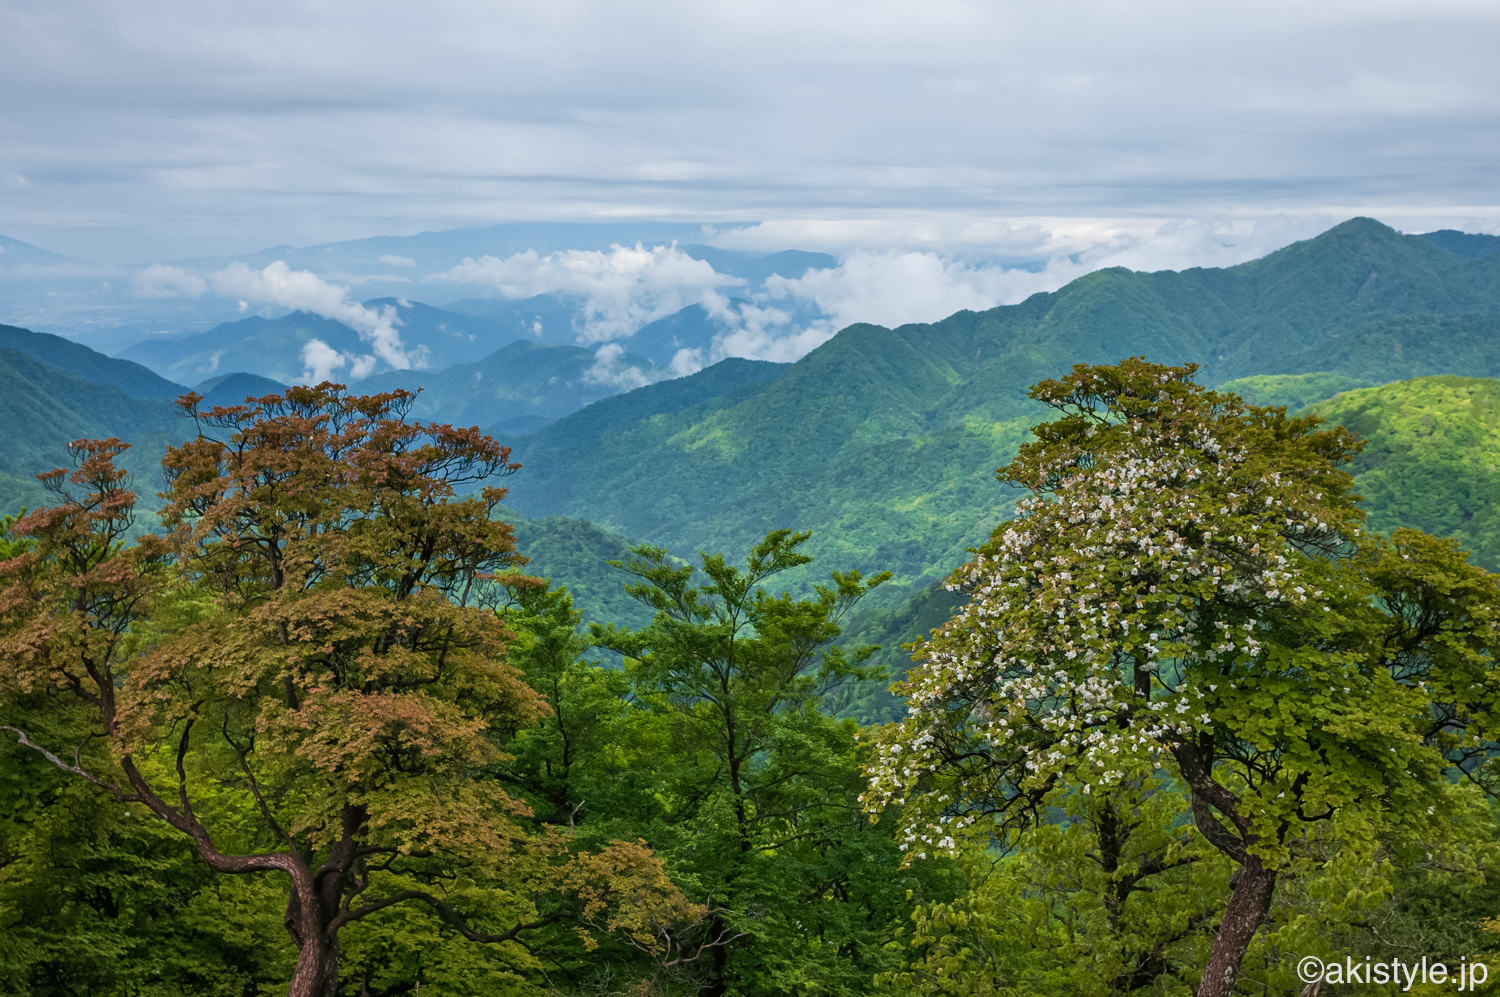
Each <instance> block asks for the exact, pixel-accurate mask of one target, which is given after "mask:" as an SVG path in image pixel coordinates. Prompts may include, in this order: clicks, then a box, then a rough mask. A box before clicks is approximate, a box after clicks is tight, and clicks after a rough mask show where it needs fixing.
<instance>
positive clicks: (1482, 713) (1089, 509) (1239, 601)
mask: <svg viewBox="0 0 1500 997" xmlns="http://www.w3.org/2000/svg"><path fill="white" fill-rule="evenodd" d="M1194 370H1195V368H1194V367H1193V366H1192V365H1188V366H1186V367H1164V366H1160V365H1156V364H1152V363H1149V362H1147V361H1145V360H1143V359H1139V358H1136V359H1131V360H1127V361H1125V362H1123V363H1121V364H1119V365H1117V366H1111V367H1086V366H1079V367H1075V368H1074V370H1073V372H1072V373H1071V374H1069V375H1068V376H1066V377H1063V378H1060V379H1057V380H1052V381H1044V382H1042V383H1040V384H1038V385H1036V386H1035V387H1034V388H1033V389H1032V392H1031V394H1032V397H1033V398H1035V399H1037V400H1040V401H1042V402H1044V403H1046V404H1047V405H1049V406H1051V407H1052V408H1054V409H1055V410H1057V411H1058V412H1059V413H1060V416H1059V418H1057V419H1056V420H1055V421H1052V422H1049V423H1046V424H1044V425H1041V426H1039V427H1037V428H1036V430H1035V440H1034V441H1033V442H1031V443H1028V444H1026V445H1025V446H1024V447H1022V449H1021V452H1020V453H1019V454H1018V456H1017V457H1016V458H1015V460H1013V461H1012V462H1011V463H1010V464H1009V465H1007V466H1006V467H1005V468H1002V469H1001V471H1000V472H999V475H1000V477H1001V479H1002V480H1003V481H1006V482H1009V483H1011V484H1015V485H1019V486H1021V487H1024V488H1025V489H1027V491H1028V493H1029V494H1028V495H1027V496H1026V497H1025V498H1023V499H1022V501H1021V502H1020V503H1019V504H1018V506H1017V516H1016V518H1015V519H1014V520H1013V521H1011V522H1009V523H1005V524H1002V525H1001V526H1000V527H999V528H998V529H997V530H996V531H995V533H994V535H993V536H992V537H991V539H990V541H989V543H987V544H986V545H985V546H984V547H982V548H980V549H979V550H978V551H977V552H976V555H975V557H974V559H973V560H972V561H970V562H969V563H968V564H966V565H964V566H963V567H962V568H960V569H959V570H958V571H957V572H956V573H955V575H954V576H953V578H952V580H951V584H952V585H953V586H954V587H955V588H958V589H961V590H963V591H965V592H966V593H968V596H969V598H968V601H967V603H966V604H965V605H964V606H963V607H961V608H960V609H959V610H958V611H957V613H956V614H955V615H954V617H953V618H952V619H951V620H949V621H948V622H947V623H946V624H944V625H943V626H942V627H940V628H939V629H938V630H936V631H934V633H933V635H932V636H931V638H930V639H929V640H928V641H927V642H926V643H925V644H924V645H922V646H921V647H920V648H919V650H918V653H917V655H916V659H917V662H918V664H917V665H916V667H915V668H913V670H912V671H911V673H910V674H909V676H908V678H907V680H906V681H905V682H903V683H901V684H900V685H898V687H897V691H898V692H900V693H901V694H902V695H904V696H905V697H906V699H907V702H908V713H907V716H906V717H905V719H903V720H901V721H900V722H898V723H895V724H891V725H889V726H887V727H885V728H881V729H880V730H879V731H878V732H877V733H876V734H875V735H874V740H875V744H874V745H873V748H874V751H873V761H872V762H871V764H870V770H869V789H868V791H867V793H866V795H865V797H864V800H865V804H866V806H867V807H868V808H870V809H871V810H872V811H877V810H880V809H882V808H885V807H888V806H900V807H901V812H902V819H903V822H904V825H905V835H906V846H907V849H908V852H909V853H910V854H911V855H912V856H913V857H914V858H921V857H925V856H926V855H927V854H929V853H934V852H940V851H945V850H947V849H949V848H951V847H952V841H953V839H954V836H955V835H957V834H960V833H961V832H962V831H963V829H965V828H971V829H974V830H977V831H978V833H981V834H984V833H988V834H994V835H997V836H1000V835H1006V834H1010V833H1013V832H1022V831H1024V829H1025V828H1026V827H1028V826H1031V825H1034V824H1035V823H1036V822H1037V821H1038V820H1039V819H1042V818H1043V817H1044V811H1043V800H1044V799H1045V798H1047V797H1048V795H1049V794H1050V793H1052V792H1054V790H1058V789H1060V788H1071V789H1072V791H1075V792H1079V793H1085V794H1089V793H1100V792H1110V791H1111V790H1112V788H1113V787H1114V786H1115V785H1117V784H1118V783H1119V781H1120V780H1121V779H1122V778H1123V776H1124V773H1125V772H1126V771H1129V770H1133V769H1136V768H1137V767H1138V766H1140V765H1141V764H1143V763H1144V764H1146V765H1147V766H1148V767H1150V768H1155V769H1156V770H1158V771H1160V772H1162V773H1163V774H1164V776H1166V777H1167V778H1169V779H1171V780H1173V781H1175V782H1176V784H1178V785H1181V786H1182V787H1184V790H1185V791H1186V793H1187V794H1188V797H1189V803H1190V807H1191V813H1192V815H1193V820H1194V824H1195V825H1196V828H1197V831H1198V832H1199V833H1201V834H1202V836H1203V837H1204V839H1206V840H1207V841H1208V842H1209V843H1210V844H1211V845H1213V846H1214V847H1215V848H1216V849H1218V850H1219V851H1220V852H1222V853H1223V854H1224V855H1226V856H1228V857H1229V858H1230V859H1231V860H1232V861H1233V862H1234V863H1235V864H1236V866H1237V871H1236V872H1235V875H1234V877H1233V879H1232V881H1231V889H1230V895H1229V897H1228V900H1227V903H1226V905H1225V907H1224V910H1223V913H1222V915H1221V917H1220V918H1219V921H1218V926H1217V931H1216V935H1215V938H1214V942H1213V945H1212V948H1211V950H1210V955H1209V959H1208V962H1207V965H1206V966H1205V968H1204V972H1203V975H1202V978H1201V980H1200V982H1199V985H1198V989H1197V993H1198V995H1199V997H1223V995H1228V994H1230V993H1232V992H1233V990H1234V981H1235V977H1236V974H1237V972H1238V969H1239V965H1240V962H1241V960H1242V959H1243V957H1244V954H1245V952H1246V950H1247V948H1248V946H1249V944H1250V941H1251V939H1252V937H1253V936H1254V934H1255V932H1256V931H1257V929H1258V928H1259V927H1260V926H1261V925H1262V923H1263V922H1264V921H1265V918H1266V915H1267V912H1268V910H1269V908H1270V904H1271V899H1272V896H1273V893H1274V891H1275V888H1276V884H1277V880H1278V877H1281V876H1284V875H1287V874H1289V873H1291V872H1293V871H1295V869H1296V864H1297V862H1298V860H1299V845H1300V844H1301V843H1302V842H1304V841H1305V840H1307V829H1308V828H1309V827H1310V826H1311V825H1313V824H1320V823H1321V822H1329V823H1330V825H1331V826H1333V827H1334V828H1335V829H1336V831H1337V833H1338V834H1340V835H1342V836H1344V837H1345V838H1347V839H1348V840H1349V841H1351V842H1363V843H1369V842H1372V841H1375V840H1377V839H1380V838H1383V837H1390V836H1400V835H1420V834H1423V833H1427V832H1428V831H1429V830H1430V829H1431V828H1432V827H1434V826H1436V825H1437V823H1438V822H1440V821H1441V819H1442V817H1443V811H1444V806H1445V799H1446V798H1448V796H1449V794H1451V793H1454V792H1460V791H1462V789H1461V788H1460V784H1461V783H1463V782H1465V781H1466V780H1460V779H1455V778H1453V776H1455V775H1459V774H1462V775H1465V776H1469V777H1471V778H1472V779H1473V780H1479V779H1482V778H1483V776H1484V774H1485V764H1484V762H1485V760H1486V759H1487V758H1489V757H1491V755H1492V754H1493V749H1495V748H1496V747H1497V745H1496V737H1497V735H1500V723H1497V720H1500V682H1497V681H1496V680H1495V662H1496V657H1497V652H1500V584H1497V583H1500V580H1497V579H1496V577H1495V576H1493V575H1490V574H1488V573H1486V572H1484V571H1482V570H1480V569H1478V568H1476V567H1473V566H1471V565H1469V564H1468V563H1467V560H1466V558H1465V556H1464V554H1463V553H1462V552H1461V551H1460V550H1459V549H1458V548H1457V547H1456V546H1455V545H1453V544H1452V543H1450V542H1447V541H1441V540H1437V539H1435V538H1432V537H1430V536H1427V535H1425V534H1422V533H1417V532H1415V531H1409V530H1400V531H1397V532H1396V534H1395V535H1394V536H1393V537H1392V538H1390V539H1386V538H1383V537H1378V536H1371V535H1368V534H1365V533H1364V532H1363V531H1362V530H1361V524H1362V522H1363V518H1364V517H1363V513H1362V512H1361V511H1360V509H1359V507H1358V505H1357V497H1356V496H1355V495H1353V494H1352V492H1351V480H1350V478H1349V476H1348V475H1347V474H1346V473H1345V472H1344V471H1342V470H1341V469H1340V466H1341V465H1342V464H1343V463H1345V462H1346V461H1348V460H1349V459H1350V458H1351V457H1352V456H1353V455H1354V454H1356V453H1357V452H1358V450H1359V448H1360V446H1361V443H1360V441H1359V440H1358V439H1356V438H1355V437H1354V436H1353V435H1352V434H1350V433H1348V432H1347V431H1345V430H1343V429H1341V428H1336V427H1335V428H1324V427H1321V426H1320V424H1319V421H1318V420H1317V419H1315V418H1310V417H1301V418H1293V417H1290V416H1288V415H1287V414H1286V412H1285V410H1284V409H1279V408H1260V407H1255V406H1249V405H1246V404H1244V403H1243V402H1242V401H1241V400H1240V399H1239V398H1238V397H1236V396H1234V395H1231V394H1222V393H1217V392H1213V391H1209V390H1207V389H1204V388H1202V387H1200V386H1199V385H1196V384H1194V383H1193V381H1192V379H1191V378H1192V374H1193V372H1194ZM969 833H974V831H973V830H971V831H970V832H969Z"/></svg>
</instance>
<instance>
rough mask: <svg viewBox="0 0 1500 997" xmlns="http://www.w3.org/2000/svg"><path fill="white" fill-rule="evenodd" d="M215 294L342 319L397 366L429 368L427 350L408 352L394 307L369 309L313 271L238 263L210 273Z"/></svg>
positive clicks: (275, 264)
mask: <svg viewBox="0 0 1500 997" xmlns="http://www.w3.org/2000/svg"><path fill="white" fill-rule="evenodd" d="M208 283H209V286H210V287H212V288H213V290H214V293H215V294H218V295H220V296H221V297H226V298H240V299H242V300H245V301H250V302H254V303H257V304H273V305H280V306H281V307H283V308H292V309H296V310H298V311H305V312H311V313H312V314H314V315H320V316H322V317H323V318H328V319H333V320H334V321H336V322H342V323H343V324H344V325H347V326H348V327H349V328H351V329H353V330H354V331H355V332H357V333H358V334H359V337H360V339H363V340H364V341H365V342H367V343H369V344H370V346H371V348H372V349H373V350H374V352H375V355H376V356H377V357H378V358H379V359H380V360H383V361H385V362H386V363H387V364H389V365H390V366H392V367H394V368H397V369H407V368H413V367H425V366H426V365H427V357H426V351H424V350H412V351H408V350H407V349H405V347H403V346H402V344H401V333H400V332H398V331H397V326H399V325H400V324H401V319H400V318H399V317H398V316H397V314H396V309H395V308H393V307H392V306H390V305H385V306H383V307H381V308H378V309H377V308H366V307H365V306H364V305H362V304H359V303H358V302H356V301H354V300H352V299H351V298H350V297H349V289H348V288H346V287H343V286H340V285H338V284H332V283H329V282H328V281H326V280H324V279H323V278H321V277H319V276H318V275H317V274H315V273H313V272H312V271H311V270H293V269H292V268H290V267H288V266H287V265H286V263H285V262H283V261H281V260H277V261H276V262H274V263H270V264H268V265H267V266H266V267H264V268H263V269H261V270H254V269H251V268H250V267H248V266H246V265H245V264H244V263H232V264H230V265H229V266H227V267H225V268H224V269H222V270H219V271H216V272H215V273H212V274H210V275H209V276H208Z"/></svg>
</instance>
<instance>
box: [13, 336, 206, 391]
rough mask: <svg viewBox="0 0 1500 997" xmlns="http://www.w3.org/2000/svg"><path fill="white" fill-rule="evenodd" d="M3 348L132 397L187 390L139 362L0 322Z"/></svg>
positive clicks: (58, 337)
mask: <svg viewBox="0 0 1500 997" xmlns="http://www.w3.org/2000/svg"><path fill="white" fill-rule="evenodd" d="M0 349H4V350H14V351H16V352H17V353H24V354H26V355H27V356H29V357H31V358H32V359H33V360H40V361H41V362H42V363H44V364H47V365H48V366H51V367H56V368H57V369H59V370H65V371H67V372H69V373H71V374H72V375H73V376H74V377H78V378H81V379H83V380H85V381H94V382H96V383H98V384H108V385H112V386H113V387H116V388H118V389H120V390H121V391H123V392H124V393H125V394H127V395H129V396H130V397H132V398H165V399H172V398H176V397H177V396H178V395H180V394H182V393H183V392H185V391H187V388H185V387H183V386H182V385H181V384H177V383H176V382H174V381H168V380H167V379H166V378H164V377H160V376H158V375H157V374H155V373H153V372H152V371H150V370H148V369H147V368H145V367H142V366H141V365H140V364H138V363H132V362H130V361H129V360H119V359H116V358H114V357H107V356H105V355H104V354H102V353H97V352H95V351H94V350H91V349H89V348H88V347H87V346H84V345H83V344H81V343H75V342H73V341H72V340H71V339H64V338H63V337H61V336H53V335H50V334H48V333H45V332H32V331H31V330H30V329H18V328H16V327H15V326H13V325H0Z"/></svg>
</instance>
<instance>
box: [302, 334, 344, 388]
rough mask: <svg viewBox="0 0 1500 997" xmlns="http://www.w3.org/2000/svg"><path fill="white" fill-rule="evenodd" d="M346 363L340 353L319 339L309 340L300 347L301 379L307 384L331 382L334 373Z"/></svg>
mask: <svg viewBox="0 0 1500 997" xmlns="http://www.w3.org/2000/svg"><path fill="white" fill-rule="evenodd" d="M347 362H348V361H347V360H346V358H345V357H344V355H343V354H342V353H340V352H339V351H338V350H336V349H334V348H333V347H332V346H329V345H328V344H327V343H325V342H323V341H322V340H321V339H317V338H313V339H309V340H308V341H307V342H306V343H304V344H303V345H302V379H303V380H304V381H305V382H307V383H308V384H318V383H320V382H322V381H327V380H331V379H332V378H333V373H334V371H336V370H338V369H339V368H340V367H342V366H344V364H345V363H347Z"/></svg>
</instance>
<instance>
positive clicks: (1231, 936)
mask: <svg viewBox="0 0 1500 997" xmlns="http://www.w3.org/2000/svg"><path fill="white" fill-rule="evenodd" d="M1233 883H1234V887H1233V889H1232V890H1231V891H1230V894H1229V906H1228V907H1226V908H1225V909H1224V919H1223V920H1222V921H1220V922H1219V932H1218V934H1217V935H1215V936H1214V944H1213V948H1212V949H1210V950H1209V953H1208V966H1207V967H1206V968H1205V969H1204V970H1203V979H1202V980H1201V981H1199V983H1198V993H1197V997H1229V995H1231V994H1233V993H1234V980H1235V977H1236V976H1238V975H1239V972H1240V963H1241V962H1243V961H1244V958H1245V953H1246V952H1247V951H1249V949H1250V939H1252V938H1253V937H1255V932H1256V931H1258V930H1259V929H1260V926H1261V925H1262V924H1264V923H1265V920H1266V915H1267V914H1268V913H1270V910H1271V894H1273V893H1274V892H1275V891H1276V872H1275V870H1273V869H1267V868H1266V867H1265V866H1264V865H1263V864H1262V863H1261V860H1260V858H1259V857H1257V856H1256V855H1254V854H1251V855H1248V856H1247V857H1246V859H1245V862H1244V864H1243V865H1241V866H1240V869H1239V872H1237V873H1235V876H1234V880H1233Z"/></svg>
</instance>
